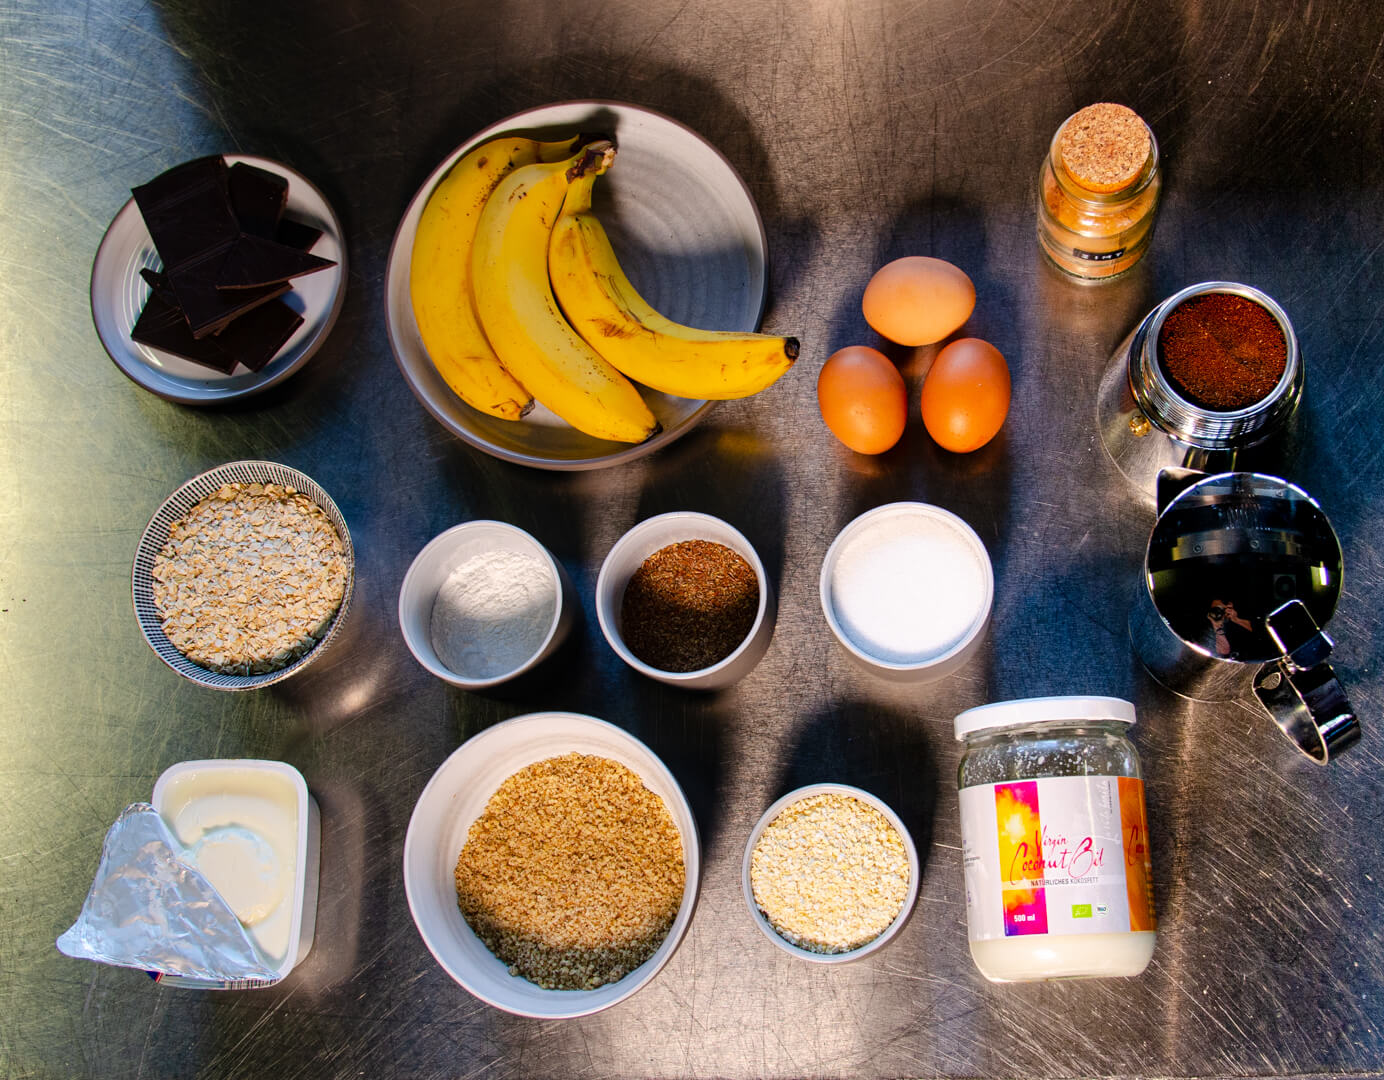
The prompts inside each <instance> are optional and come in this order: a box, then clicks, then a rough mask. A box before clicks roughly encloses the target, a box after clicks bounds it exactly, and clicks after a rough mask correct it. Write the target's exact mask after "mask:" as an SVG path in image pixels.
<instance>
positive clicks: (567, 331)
mask: <svg viewBox="0 0 1384 1080" xmlns="http://www.w3.org/2000/svg"><path fill="white" fill-rule="evenodd" d="M614 157H615V147H614V146H613V145H611V144H610V143H609V142H595V143H592V144H590V145H589V146H587V147H585V148H584V149H583V150H582V152H581V153H578V154H576V155H575V156H574V157H572V158H569V159H568V160H567V161H562V162H558V163H556V164H546V163H538V164H534V165H525V166H523V167H522V168H518V169H515V170H514V171H513V172H512V173H510V174H509V175H508V176H506V177H504V179H502V180H501V181H500V183H499V185H498V186H497V187H496V188H495V190H494V192H493V193H492V194H491V196H490V198H489V199H487V200H486V203H485V209H483V210H482V211H481V217H480V223H479V225H478V227H477V229H476V243H475V246H474V248H473V249H472V253H471V282H472V287H473V288H474V290H475V296H476V310H477V312H478V313H479V314H480V319H481V325H482V326H483V327H484V328H485V333H486V337H488V338H489V339H490V343H491V345H493V346H494V348H495V352H496V354H497V355H498V356H499V357H500V360H501V361H502V362H503V363H504V365H505V367H506V368H508V369H509V371H510V372H511V373H512V374H513V375H514V376H515V377H516V378H517V379H518V380H519V381H520V382H521V383H523V384H524V386H526V387H528V389H529V390H531V391H532V392H533V395H534V397H536V398H537V399H538V400H539V401H541V402H542V403H543V404H544V405H546V406H547V407H548V408H549V409H551V410H552V411H553V412H555V413H556V414H557V415H558V416H560V417H562V419H564V420H566V421H567V422H568V423H569V424H571V425H572V426H573V427H574V428H577V429H578V430H579V431H584V432H585V433H586V434H588V435H592V436H594V437H596V438H598V439H613V440H616V441H618V442H630V443H637V442H643V441H644V440H645V439H647V438H648V437H649V436H650V435H653V434H654V433H655V432H657V431H658V429H659V428H658V421H657V420H655V419H654V415H653V413H651V412H650V411H649V407H648V406H647V405H646V404H644V399H643V398H641V397H640V396H639V391H638V390H636V389H635V388H634V386H633V385H632V384H631V383H630V381H629V380H628V379H626V378H625V377H624V376H623V375H621V374H620V373H619V372H618V371H616V370H615V368H613V367H611V366H610V365H609V364H608V363H606V362H605V361H604V360H602V359H601V357H600V356H599V355H597V354H596V353H595V352H594V351H592V349H591V347H590V346H589V345H587V344H586V342H585V341H583V340H582V339H581V337H580V335H578V334H577V332H576V331H575V330H573V329H572V327H571V326H570V325H569V324H568V322H567V320H566V319H564V318H563V316H562V312H561V310H559V308H558V306H557V300H556V299H554V297H553V290H552V287H551V285H549V283H548V238H549V236H550V235H551V233H552V228H553V222H554V221H555V220H556V219H557V216H558V213H559V211H560V210H561V209H562V200H563V197H564V196H565V195H566V194H567V185H568V182H569V180H570V179H575V178H576V177H579V176H582V175H583V174H585V173H586V172H587V171H589V170H592V169H599V170H604V169H607V168H609V167H610V163H611V161H613V160H614Z"/></svg>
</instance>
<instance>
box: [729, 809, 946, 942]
mask: <svg viewBox="0 0 1384 1080" xmlns="http://www.w3.org/2000/svg"><path fill="white" fill-rule="evenodd" d="M920 874H921V863H920V862H919V859H918V851H917V849H916V848H915V847H914V845H913V839H912V837H911V836H909V833H908V829H907V828H906V827H905V826H904V823H903V821H902V820H900V818H899V816H898V814H896V813H894V811H893V810H892V809H890V807H889V805H888V804H887V803H885V802H884V800H883V799H880V798H878V797H877V796H875V795H872V794H870V793H869V792H868V791H865V790H863V789H861V788H858V787H853V786H851V785H849V784H831V783H826V784H810V785H808V786H807V787H801V788H798V789H797V790H795V791H790V792H789V793H788V794H787V795H784V796H783V797H782V798H781V799H778V800H777V801H776V802H775V803H774V804H773V805H772V806H770V807H769V809H768V810H766V811H765V812H764V815H763V816H762V817H761V818H760V819H759V822H758V823H757V824H756V825H755V827H754V829H753V830H752V831H751V833H750V838H749V841H748V842H747V843H746V845H745V858H744V861H743V864H742V866H741V886H742V888H743V891H744V893H745V902H746V903H747V904H748V905H749V908H750V915H751V917H752V918H753V919H754V922H755V925H756V926H758V927H759V929H760V930H761V931H763V933H764V936H765V937H767V938H768V939H769V940H770V941H771V942H773V943H774V945H776V946H778V947H779V948H780V949H782V950H783V951H784V952H787V953H790V954H791V955H793V956H797V957H799V958H800V959H803V960H809V961H812V962H814V963H825V964H839V963H846V962H849V961H852V960H859V959H861V958H862V957H865V956H868V955H870V954H871V953H873V952H875V951H876V950H877V949H880V948H882V947H883V946H884V945H885V944H886V943H887V942H889V941H890V940H892V939H893V938H894V937H895V936H896V935H897V934H898V933H899V931H900V930H901V929H902V928H903V925H904V923H905V922H906V921H907V920H908V916H909V914H910V912H911V911H912V910H913V904H914V902H915V901H916V900H917V898H918V879H919V877H920Z"/></svg>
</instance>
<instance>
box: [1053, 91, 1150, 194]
mask: <svg viewBox="0 0 1384 1080" xmlns="http://www.w3.org/2000/svg"><path fill="white" fill-rule="evenodd" d="M1150 148H1151V144H1150V142H1149V129H1148V125H1147V124H1145V123H1144V121H1143V120H1141V119H1140V118H1139V114H1138V113H1136V112H1135V111H1134V110H1133V109H1130V108H1126V107H1125V106H1124V105H1115V104H1112V103H1110V102H1101V103H1100V104H1098V105H1088V106H1086V108H1084V109H1082V110H1081V111H1080V112H1078V113H1076V114H1075V115H1073V116H1072V117H1071V118H1070V119H1069V120H1068V121H1067V123H1066V124H1064V125H1063V127H1062V135H1061V137H1060V138H1059V139H1058V141H1057V151H1058V154H1059V156H1060V158H1061V161H1062V167H1063V168H1064V169H1065V170H1066V171H1067V175H1068V176H1070V177H1071V178H1072V180H1074V181H1075V182H1076V183H1077V184H1079V185H1081V186H1082V187H1084V188H1085V189H1086V190H1087V191H1101V192H1111V191H1119V190H1120V189H1121V188H1125V187H1128V186H1129V185H1130V184H1132V183H1133V182H1134V181H1135V179H1137V178H1138V176H1139V174H1140V172H1142V171H1143V168H1144V162H1146V161H1148V157H1149V151H1150Z"/></svg>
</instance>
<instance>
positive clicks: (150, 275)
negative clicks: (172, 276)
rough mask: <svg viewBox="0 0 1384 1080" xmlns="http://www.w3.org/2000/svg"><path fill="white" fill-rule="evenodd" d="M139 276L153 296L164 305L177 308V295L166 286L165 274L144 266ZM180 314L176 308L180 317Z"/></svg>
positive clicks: (180, 310) (170, 286)
mask: <svg viewBox="0 0 1384 1080" xmlns="http://www.w3.org/2000/svg"><path fill="white" fill-rule="evenodd" d="M139 276H140V277H142V278H143V279H144V281H145V284H147V285H148V286H149V288H150V289H152V290H153V292H154V295H155V296H157V297H158V298H159V299H160V300H162V301H163V302H164V303H165V304H168V305H169V306H170V307H178V294H177V293H175V292H174V291H173V286H172V285H170V284H168V275H167V274H163V273H160V272H159V271H157V270H150V269H149V267H147V266H145V267H143V268H141V269H140V271H139ZM182 313H183V310H182V308H178V314H179V315H181V314H182ZM183 322H187V320H186V319H184V320H183Z"/></svg>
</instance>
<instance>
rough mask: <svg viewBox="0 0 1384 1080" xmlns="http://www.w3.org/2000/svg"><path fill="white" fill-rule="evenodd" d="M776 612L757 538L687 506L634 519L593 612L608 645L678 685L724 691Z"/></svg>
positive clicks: (746, 669)
mask: <svg viewBox="0 0 1384 1080" xmlns="http://www.w3.org/2000/svg"><path fill="white" fill-rule="evenodd" d="M775 611H776V608H775V603H774V591H773V587H772V585H771V583H770V581H769V575H768V574H767V573H766V571H765V569H764V562H763V560H762V559H760V557H759V553H758V552H756V551H755V549H754V545H752V544H751V543H750V542H749V540H747V539H746V538H745V536H744V534H743V533H741V532H740V530H739V529H737V528H735V527H734V526H733V525H731V524H730V523H728V522H726V521H722V520H721V519H720V518H717V517H713V516H711V515H710V514H700V513H695V512H693V511H688V510H678V511H674V512H672V513H667V514H659V515H658V516H657V517H651V518H646V519H645V520H643V521H641V522H639V523H638V524H637V525H635V526H634V527H633V528H631V529H630V530H629V531H628V532H626V533H625V534H624V535H623V536H622V537H620V539H619V540H617V541H616V543H615V545H614V547H612V548H611V549H610V552H609V554H607V555H606V557H605V561H604V562H602V564H601V572H600V574H599V575H598V576H597V579H596V620H597V622H599V623H600V626H601V633H602V634H603V635H604V636H605V639H606V642H607V643H608V644H609V645H610V647H611V649H613V650H614V651H615V654H616V655H617V656H618V657H620V659H621V660H623V661H624V662H625V663H626V664H628V665H629V666H630V667H631V668H633V669H634V670H635V671H637V672H639V673H640V674H641V675H644V676H647V677H648V678H650V679H656V680H657V681H659V682H662V683H667V684H668V685H670V686H677V687H680V688H682V689H684V690H721V689H724V688H726V687H728V686H731V685H732V684H734V683H736V682H738V681H740V680H741V679H743V678H744V677H745V676H746V675H748V674H749V673H750V672H751V671H752V670H754V667H755V665H756V664H758V663H759V661H760V660H761V659H762V658H763V656H764V653H765V651H766V650H767V649H768V648H769V642H770V640H771V639H772V637H773V634H774V616H775Z"/></svg>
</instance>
